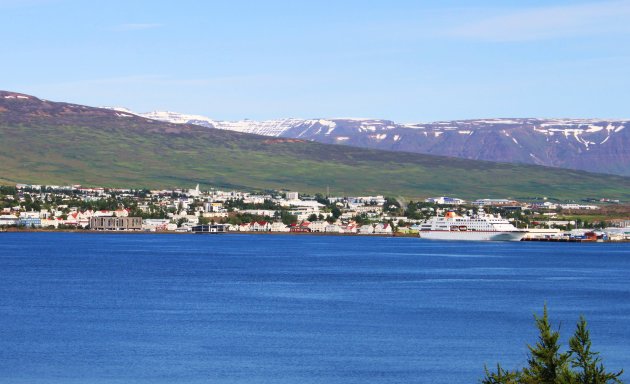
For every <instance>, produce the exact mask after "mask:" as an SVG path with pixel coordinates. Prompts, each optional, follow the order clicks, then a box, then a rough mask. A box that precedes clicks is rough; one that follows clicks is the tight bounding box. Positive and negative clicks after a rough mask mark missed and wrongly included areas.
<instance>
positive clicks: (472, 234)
mask: <svg viewBox="0 0 630 384" xmlns="http://www.w3.org/2000/svg"><path fill="white" fill-rule="evenodd" d="M526 234H527V231H524V230H520V229H518V228H516V227H515V226H513V225H512V224H511V223H510V222H509V221H507V220H506V219H504V218H502V217H501V216H499V215H497V216H494V215H489V214H486V213H484V212H483V211H480V212H479V214H478V215H476V216H459V215H457V214H455V212H448V213H447V214H446V216H436V217H432V218H430V219H429V220H427V221H425V222H424V223H423V224H422V225H421V226H420V232H419V236H420V238H422V239H431V240H471V241H520V240H521V239H522V238H523V237H524V236H525V235H526Z"/></svg>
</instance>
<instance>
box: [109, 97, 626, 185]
mask: <svg viewBox="0 0 630 384" xmlns="http://www.w3.org/2000/svg"><path fill="white" fill-rule="evenodd" d="M117 110H120V111H124V112H126V113H131V112H130V111H128V110H126V109H117ZM137 115H139V116H142V117H146V118H150V119H154V120H161V121H167V122H171V123H179V124H181V123H187V124H196V125H202V126H205V127H209V128H217V129H225V130H232V131H239V132H246V133H253V134H258V135H265V136H276V137H286V138H299V139H304V140H312V141H318V142H322V143H328V144H344V145H351V146H357V147H367V148H376V149H383V150H391V151H406V152H417V153H425V154H434V155H445V156H453V157H460V158H466V159H474V160H488V161H497V162H509V163H526V164H537V165H546V166H553V167H562V168H570V169H581V170H586V171H591V172H602V173H613V174H620V175H626V176H630V120H607V119H536V118H511V119H480V120H460V121H440V122H433V123H412V124H399V123H395V122H393V121H389V120H379V119H347V118H344V119H279V120H265V121H255V120H239V121H220V120H213V119H210V118H207V117H204V116H198V115H184V114H179V113H176V112H150V113H137Z"/></svg>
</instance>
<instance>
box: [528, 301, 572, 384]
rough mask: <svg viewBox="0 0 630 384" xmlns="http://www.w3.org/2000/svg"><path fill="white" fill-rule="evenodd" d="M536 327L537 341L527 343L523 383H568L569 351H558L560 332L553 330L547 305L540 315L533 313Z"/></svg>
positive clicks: (569, 374)
mask: <svg viewBox="0 0 630 384" xmlns="http://www.w3.org/2000/svg"><path fill="white" fill-rule="evenodd" d="M534 318H535V320H536V327H537V328H538V331H539V335H538V342H537V343H536V345H535V346H531V345H528V346H527V347H528V348H529V358H528V359H527V363H528V367H526V368H525V369H523V377H522V382H523V383H531V384H559V383H570V382H571V381H570V376H571V373H570V370H569V364H568V362H569V357H570V354H569V353H560V344H558V339H559V338H560V332H558V331H553V330H552V329H551V324H550V323H549V315H548V314H547V305H545V307H544V310H543V315H542V317H538V316H536V315H534Z"/></svg>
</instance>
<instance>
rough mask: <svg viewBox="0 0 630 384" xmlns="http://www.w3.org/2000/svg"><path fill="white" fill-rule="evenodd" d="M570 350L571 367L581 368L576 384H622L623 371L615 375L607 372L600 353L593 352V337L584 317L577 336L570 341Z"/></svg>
mask: <svg viewBox="0 0 630 384" xmlns="http://www.w3.org/2000/svg"><path fill="white" fill-rule="evenodd" d="M569 348H570V353H571V355H572V361H571V366H572V367H573V368H579V371H578V372H577V373H576V381H575V382H576V383H579V384H608V383H621V380H620V379H619V377H620V376H621V375H622V374H623V370H621V371H619V372H615V373H613V372H606V369H605V368H604V364H603V363H602V362H601V358H600V357H599V353H598V352H592V351H591V336H590V332H589V331H588V329H587V328H586V320H585V319H584V317H583V316H581V317H580V321H579V322H578V324H577V327H576V329H575V334H574V335H573V337H571V339H569Z"/></svg>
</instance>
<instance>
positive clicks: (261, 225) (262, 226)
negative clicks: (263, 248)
mask: <svg viewBox="0 0 630 384" xmlns="http://www.w3.org/2000/svg"><path fill="white" fill-rule="evenodd" d="M269 230H271V223H270V222H268V221H258V222H256V221H255V222H253V223H251V224H250V231H254V232H268V231H269Z"/></svg>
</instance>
